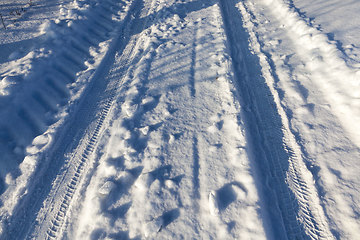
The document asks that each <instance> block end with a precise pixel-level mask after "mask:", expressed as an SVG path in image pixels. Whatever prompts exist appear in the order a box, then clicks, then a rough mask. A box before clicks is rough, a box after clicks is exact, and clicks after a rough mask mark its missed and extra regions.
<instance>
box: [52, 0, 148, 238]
mask: <svg viewBox="0 0 360 240" xmlns="http://www.w3.org/2000/svg"><path fill="white" fill-rule="evenodd" d="M150 5H151V4H150ZM143 7H144V3H143V1H142V0H136V1H134V2H133V4H132V6H131V8H130V10H129V14H128V16H129V18H130V19H131V20H130V23H129V24H128V25H127V28H126V29H124V31H123V32H122V33H120V36H124V38H127V39H130V36H131V35H132V30H133V29H137V30H138V29H143V28H144V26H145V23H146V21H144V22H143V23H139V17H140V13H141V10H142V9H143ZM148 10H150V9H148ZM131 16H132V17H134V19H132V18H131ZM139 24H140V26H139ZM140 32H141V31H140ZM126 42H127V41H126ZM122 45H123V48H125V49H124V52H123V53H122V55H121V57H120V60H119V62H120V65H121V66H120V69H121V70H120V72H122V73H123V74H121V77H120V78H118V80H117V81H116V82H115V83H110V84H109V86H110V88H111V89H110V96H109V97H108V99H107V100H106V104H105V106H104V108H103V109H102V111H101V114H100V117H99V119H98V121H97V123H96V127H95V129H94V132H93V134H92V136H91V138H90V139H89V140H88V143H87V145H86V147H85V150H84V151H83V152H82V154H80V157H75V159H78V160H75V162H76V163H74V164H72V165H74V166H75V169H76V170H75V172H74V173H73V175H72V177H71V178H69V179H70V180H69V181H70V182H69V183H68V184H67V187H66V191H65V195H64V197H63V198H62V201H61V203H60V208H59V210H58V211H57V213H55V214H54V217H53V220H52V221H51V226H50V227H49V228H48V230H47V239H55V238H57V237H61V236H62V231H63V228H62V226H63V225H64V223H65V222H66V216H67V212H68V211H69V208H70V206H71V202H72V201H74V200H73V199H74V196H75V192H76V191H77V190H78V189H79V188H80V187H79V186H81V183H80V182H81V177H82V176H83V174H84V170H85V167H86V166H85V165H87V164H89V160H90V157H91V154H92V153H94V150H95V149H96V146H97V142H98V139H99V136H100V135H101V134H100V133H101V131H102V128H103V126H104V122H105V121H106V119H107V116H108V115H109V112H110V111H111V107H112V105H113V104H114V101H115V96H116V93H117V92H118V90H119V88H120V87H121V86H122V85H123V81H124V79H125V78H126V72H127V71H128V69H129V67H130V66H132V65H133V61H134V60H136V59H134V58H135V56H136V49H137V48H138V45H139V42H138V41H135V39H133V40H132V41H130V43H129V44H127V45H126V44H125V43H123V44H122ZM119 52H120V51H119ZM112 74H113V73H109V75H112ZM117 75H118V74H117ZM80 149H81V147H80ZM54 197H55V196H54Z"/></svg>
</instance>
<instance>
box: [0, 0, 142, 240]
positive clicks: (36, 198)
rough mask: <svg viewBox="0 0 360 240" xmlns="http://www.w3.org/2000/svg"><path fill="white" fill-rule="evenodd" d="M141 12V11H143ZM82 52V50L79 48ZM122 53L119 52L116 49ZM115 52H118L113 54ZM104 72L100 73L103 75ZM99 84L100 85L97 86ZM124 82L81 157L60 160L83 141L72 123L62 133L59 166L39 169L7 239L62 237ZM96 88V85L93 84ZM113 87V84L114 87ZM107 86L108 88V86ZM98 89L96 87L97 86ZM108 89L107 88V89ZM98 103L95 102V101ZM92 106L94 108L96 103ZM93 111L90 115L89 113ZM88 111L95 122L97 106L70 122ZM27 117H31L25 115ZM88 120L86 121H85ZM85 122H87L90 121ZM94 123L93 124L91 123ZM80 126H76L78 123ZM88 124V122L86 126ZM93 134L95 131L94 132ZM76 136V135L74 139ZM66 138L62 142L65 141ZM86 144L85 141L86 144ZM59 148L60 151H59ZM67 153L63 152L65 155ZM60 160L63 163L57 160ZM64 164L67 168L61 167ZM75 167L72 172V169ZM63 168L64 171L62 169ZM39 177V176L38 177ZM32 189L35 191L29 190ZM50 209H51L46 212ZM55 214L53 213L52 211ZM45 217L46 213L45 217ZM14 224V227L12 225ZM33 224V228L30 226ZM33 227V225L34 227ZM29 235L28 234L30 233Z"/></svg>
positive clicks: (129, 22)
mask: <svg viewBox="0 0 360 240" xmlns="http://www.w3.org/2000/svg"><path fill="white" fill-rule="evenodd" d="M139 3H140V0H136V1H134V2H133V3H132V7H131V8H130V10H129V12H128V14H127V16H126V17H125V19H124V21H123V22H124V24H123V25H122V27H121V30H119V31H118V34H119V38H118V39H116V40H115V42H114V43H113V47H112V48H113V50H115V48H120V49H119V51H121V49H122V48H124V47H125V46H126V40H128V39H129V37H130V30H131V26H133V25H134V24H133V22H134V21H133V19H132V18H131V16H132V14H133V13H134V11H135V10H136V6H139ZM140 9H141V8H140ZM79 49H80V48H79ZM113 50H111V49H110V50H109V52H110V53H108V54H107V56H105V58H104V60H103V62H102V63H101V66H99V70H98V71H97V72H96V73H95V74H94V77H93V80H92V82H94V81H95V85H99V84H102V85H104V84H106V83H99V82H98V81H99V78H100V77H101V75H102V74H103V73H102V72H103V71H106V70H104V68H105V69H106V67H107V66H108V65H109V64H111V61H110V59H111V58H112V55H113V54H114V53H115V52H114V51H113ZM116 50H118V49H116ZM112 52H114V53H112ZM130 53H131V52H129V53H128V54H130ZM128 57H129V55H128V56H126V54H125V55H123V58H124V59H125V60H126V59H128ZM128 64H129V62H128V61H125V63H124V65H125V66H123V67H126V65H128ZM99 71H100V72H99ZM47 82H48V83H49V85H50V86H52V88H53V89H54V90H55V91H57V92H62V90H61V89H60V87H59V86H58V85H57V83H54V81H53V80H52V79H51V80H48V81H47ZM96 82H98V83H96ZM120 82H121V78H120V79H119V80H118V82H117V83H116V84H113V85H114V87H113V88H111V89H108V90H107V91H108V94H107V100H106V101H105V104H104V107H103V108H102V110H101V111H100V114H98V120H97V122H96V124H95V126H93V124H91V125H90V127H89V128H90V129H91V128H93V129H94V130H93V133H92V134H91V135H90V137H89V140H88V141H87V142H86V141H85V147H83V146H84V143H82V144H80V145H79V147H77V148H78V149H84V150H83V151H80V152H81V154H80V155H76V156H75V157H73V158H71V159H69V160H66V161H64V159H59V157H60V158H61V157H62V156H67V155H68V154H66V152H72V147H73V146H74V145H71V144H74V143H72V142H76V141H77V140H76V139H79V141H80V137H81V134H79V133H76V132H77V131H78V130H77V131H72V130H73V129H72V126H71V124H68V127H70V128H69V129H68V131H69V132H71V133H70V134H69V133H64V135H63V134H61V135H62V136H60V137H59V139H60V140H59V141H58V143H57V144H56V146H54V148H55V150H54V151H53V153H52V155H51V156H52V157H50V156H49V157H47V158H48V159H52V158H53V159H52V160H51V161H52V162H54V163H56V164H55V166H52V167H51V168H50V169H49V170H50V171H47V170H46V169H47V168H49V167H50V166H48V165H46V164H45V166H43V167H42V168H41V169H38V170H37V173H38V174H42V176H41V177H38V178H37V180H36V181H35V183H32V184H33V185H35V186H33V189H34V190H32V191H30V192H29V194H28V196H27V197H26V198H25V199H22V201H21V206H18V207H17V209H16V212H15V213H14V215H13V216H12V218H11V220H10V221H9V224H8V225H9V228H8V230H7V232H5V234H3V235H4V236H5V238H6V239H23V238H24V237H25V236H26V235H27V236H28V238H45V236H43V237H41V235H42V234H43V233H45V232H47V236H46V238H48V239H53V238H56V237H59V235H60V234H62V232H61V227H62V226H63V224H64V222H65V220H66V215H67V212H68V210H69V207H70V205H71V202H72V200H73V198H74V196H75V194H76V192H77V190H78V189H79V186H80V185H81V184H80V183H81V181H82V178H83V174H84V170H85V169H86V168H87V165H88V160H89V157H90V156H91V154H92V153H93V152H94V149H95V148H96V144H97V141H98V138H99V136H100V133H101V130H102V126H103V125H104V122H105V120H106V117H107V115H108V113H109V111H110V108H111V105H112V102H113V101H114V96H115V94H116V91H117V87H118V86H119V85H120ZM92 85H94V84H92ZM110 85H111V84H109V86H110ZM104 86H105V85H104ZM95 88H96V87H95ZM90 89H93V90H89V89H88V91H87V92H86V93H84V95H85V96H87V97H84V98H85V99H86V98H89V97H90V95H92V94H91V91H95V90H94V86H92V87H90ZM104 90H105V89H104ZM94 95H95V96H98V98H99V97H100V99H101V95H100V94H94ZM92 101H95V102H96V99H95V100H92ZM86 102H87V101H86V100H84V101H83V102H82V105H83V106H86V105H87V104H86ZM95 102H94V103H93V104H90V106H91V105H94V104H96V103H95ZM80 108H81V104H80ZM89 110H90V112H89ZM84 111H87V112H88V113H87V114H85V117H86V116H88V121H89V120H91V117H90V115H92V114H91V112H94V111H96V107H93V108H92V109H91V107H90V109H87V107H85V108H83V109H82V110H81V111H79V112H80V113H78V114H77V115H75V116H74V117H73V118H72V119H73V120H72V121H70V122H76V121H77V117H78V115H81V113H83V112H84ZM25 116H27V115H26V114H25ZM85 119H86V118H85ZM88 121H85V122H88ZM89 123H91V122H89ZM74 125H76V123H75V124H74ZM84 125H85V123H84ZM79 130H80V132H81V127H80V129H79ZM86 132H87V131H85V128H84V134H85V136H86V135H87V134H86ZM90 132H91V131H90ZM74 135H75V136H74ZM61 139H62V140H61ZM69 139H71V140H70V141H68V140H69ZM61 142H63V143H65V145H62V144H61ZM83 142H84V141H83ZM56 148H57V149H56ZM61 152H63V153H61ZM56 160H59V161H56ZM47 162H48V164H50V162H49V161H47ZM62 163H64V164H65V165H63V166H61V165H62ZM71 168H72V169H71ZM62 169H63V170H62ZM46 171H47V172H46ZM58 171H60V173H61V172H63V173H61V174H60V175H59V176H58V177H57V179H59V177H61V176H62V177H61V179H59V180H55V183H54V186H53V187H51V186H50V185H45V186H42V185H43V184H44V183H47V184H51V182H52V181H53V180H52V179H55V178H56V175H57V174H58V173H57V172H58ZM38 174H35V175H38ZM63 186H66V187H65V191H64V195H63V197H62V198H61V200H60V201H58V203H57V202H56V198H57V196H58V194H61V192H62V187H63ZM50 188H52V190H50ZM29 190H31V189H29ZM47 191H49V193H50V194H49V195H48V196H50V199H49V197H46V192H47ZM42 201H44V204H45V207H43V209H42V210H40V211H39V213H38V214H36V215H37V217H36V218H37V219H36V220H35V218H34V217H35V215H33V214H35V213H36V212H38V210H36V209H37V208H39V207H40V205H41V203H42ZM29 204H30V205H31V207H29ZM46 209H48V210H46ZM50 209H53V211H55V212H56V213H55V214H54V215H53V216H54V217H53V218H52V219H51V224H50V226H49V229H48V231H46V230H45V231H42V229H44V228H46V225H47V224H46V219H49V216H50V215H51V214H49V213H47V211H49V210H50ZM50 211H51V210H50ZM42 214H44V215H43V216H42ZM28 218H33V219H34V220H30V221H29V219H28ZM25 222H30V223H28V224H21V223H25ZM10 223H12V224H10ZM19 224H21V225H24V227H23V228H20V229H16V233H15V228H18V225H19ZM27 225H29V226H27ZM30 225H31V226H30ZM26 232H27V233H26ZM35 235H37V237H35Z"/></svg>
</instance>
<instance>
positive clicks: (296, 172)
mask: <svg viewBox="0 0 360 240" xmlns="http://www.w3.org/2000/svg"><path fill="white" fill-rule="evenodd" d="M220 6H221V9H222V15H223V20H224V23H225V29H226V33H227V38H228V41H229V45H230V46H229V47H230V51H231V53H232V54H231V56H232V59H233V63H234V72H235V75H236V77H237V82H236V87H237V89H238V92H239V94H241V95H242V99H243V100H244V103H245V104H246V105H247V106H248V109H250V110H251V112H249V113H247V116H246V117H247V122H248V123H247V124H248V131H249V133H248V135H251V137H250V139H251V142H252V145H253V146H252V147H253V148H254V149H253V151H254V150H255V148H259V149H260V151H258V150H256V152H254V155H255V160H256V162H257V165H258V169H259V170H260V175H262V176H263V177H262V178H261V179H260V181H261V185H262V186H263V189H262V191H263V194H264V195H263V196H262V198H263V201H265V202H266V203H265V205H266V206H267V208H268V209H267V210H268V213H269V218H270V219H269V221H270V225H271V227H272V231H273V233H274V235H275V238H276V239H309V238H310V239H324V238H327V237H329V234H328V230H327V227H326V226H325V225H324V223H323V222H322V215H321V213H319V211H320V207H319V206H317V205H316V203H314V202H316V198H317V196H316V194H314V195H310V192H311V190H310V189H312V187H313V186H311V185H309V183H308V182H307V181H306V179H309V177H308V175H307V176H306V177H307V178H306V177H305V176H304V171H305V174H307V172H306V167H304V166H303V165H304V163H303V162H301V161H302V160H301V159H302V157H301V150H300V148H299V146H297V144H296V142H295V140H294V136H293V135H292V133H291V131H290V129H289V126H288V120H287V118H286V115H285V114H284V110H283V109H282V107H281V104H280V103H279V100H278V95H277V92H276V90H275V89H274V88H273V87H272V83H271V82H272V81H273V79H274V78H275V79H276V73H275V72H274V70H273V69H272V68H271V64H270V63H269V62H268V61H269V59H267V58H266V56H264V54H263V53H262V52H261V47H260V46H257V45H256V44H257V39H256V36H255V37H254V36H252V35H251V34H252V33H251V32H246V31H245V29H243V28H242V27H241V26H243V20H242V19H245V20H244V21H249V19H250V18H251V13H248V12H246V8H245V7H244V5H243V3H239V8H240V9H239V10H241V13H242V14H243V16H241V15H240V12H239V10H238V9H236V2H235V1H223V0H221V1H220ZM247 14H248V15H249V16H247ZM230 16H231V19H229V17H230ZM234 26H237V27H234ZM250 31H251V30H250ZM248 34H249V35H248ZM241 39H243V40H241ZM247 39H250V42H251V44H253V46H251V47H254V48H255V49H260V50H255V53H256V54H258V56H256V55H254V53H250V52H248V51H249V50H247V48H248V46H247V45H248V43H247V42H246V40H247ZM239 40H240V44H239V42H238V41H239ZM254 42H255V43H254ZM254 45H255V46H254ZM256 51H259V53H258V52H256ZM257 58H259V59H257ZM261 76H262V77H261ZM250 79H251V80H250ZM310 184H311V183H310ZM314 200H315V201H314ZM317 202H318V200H317ZM274 206H277V208H278V210H274Z"/></svg>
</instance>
